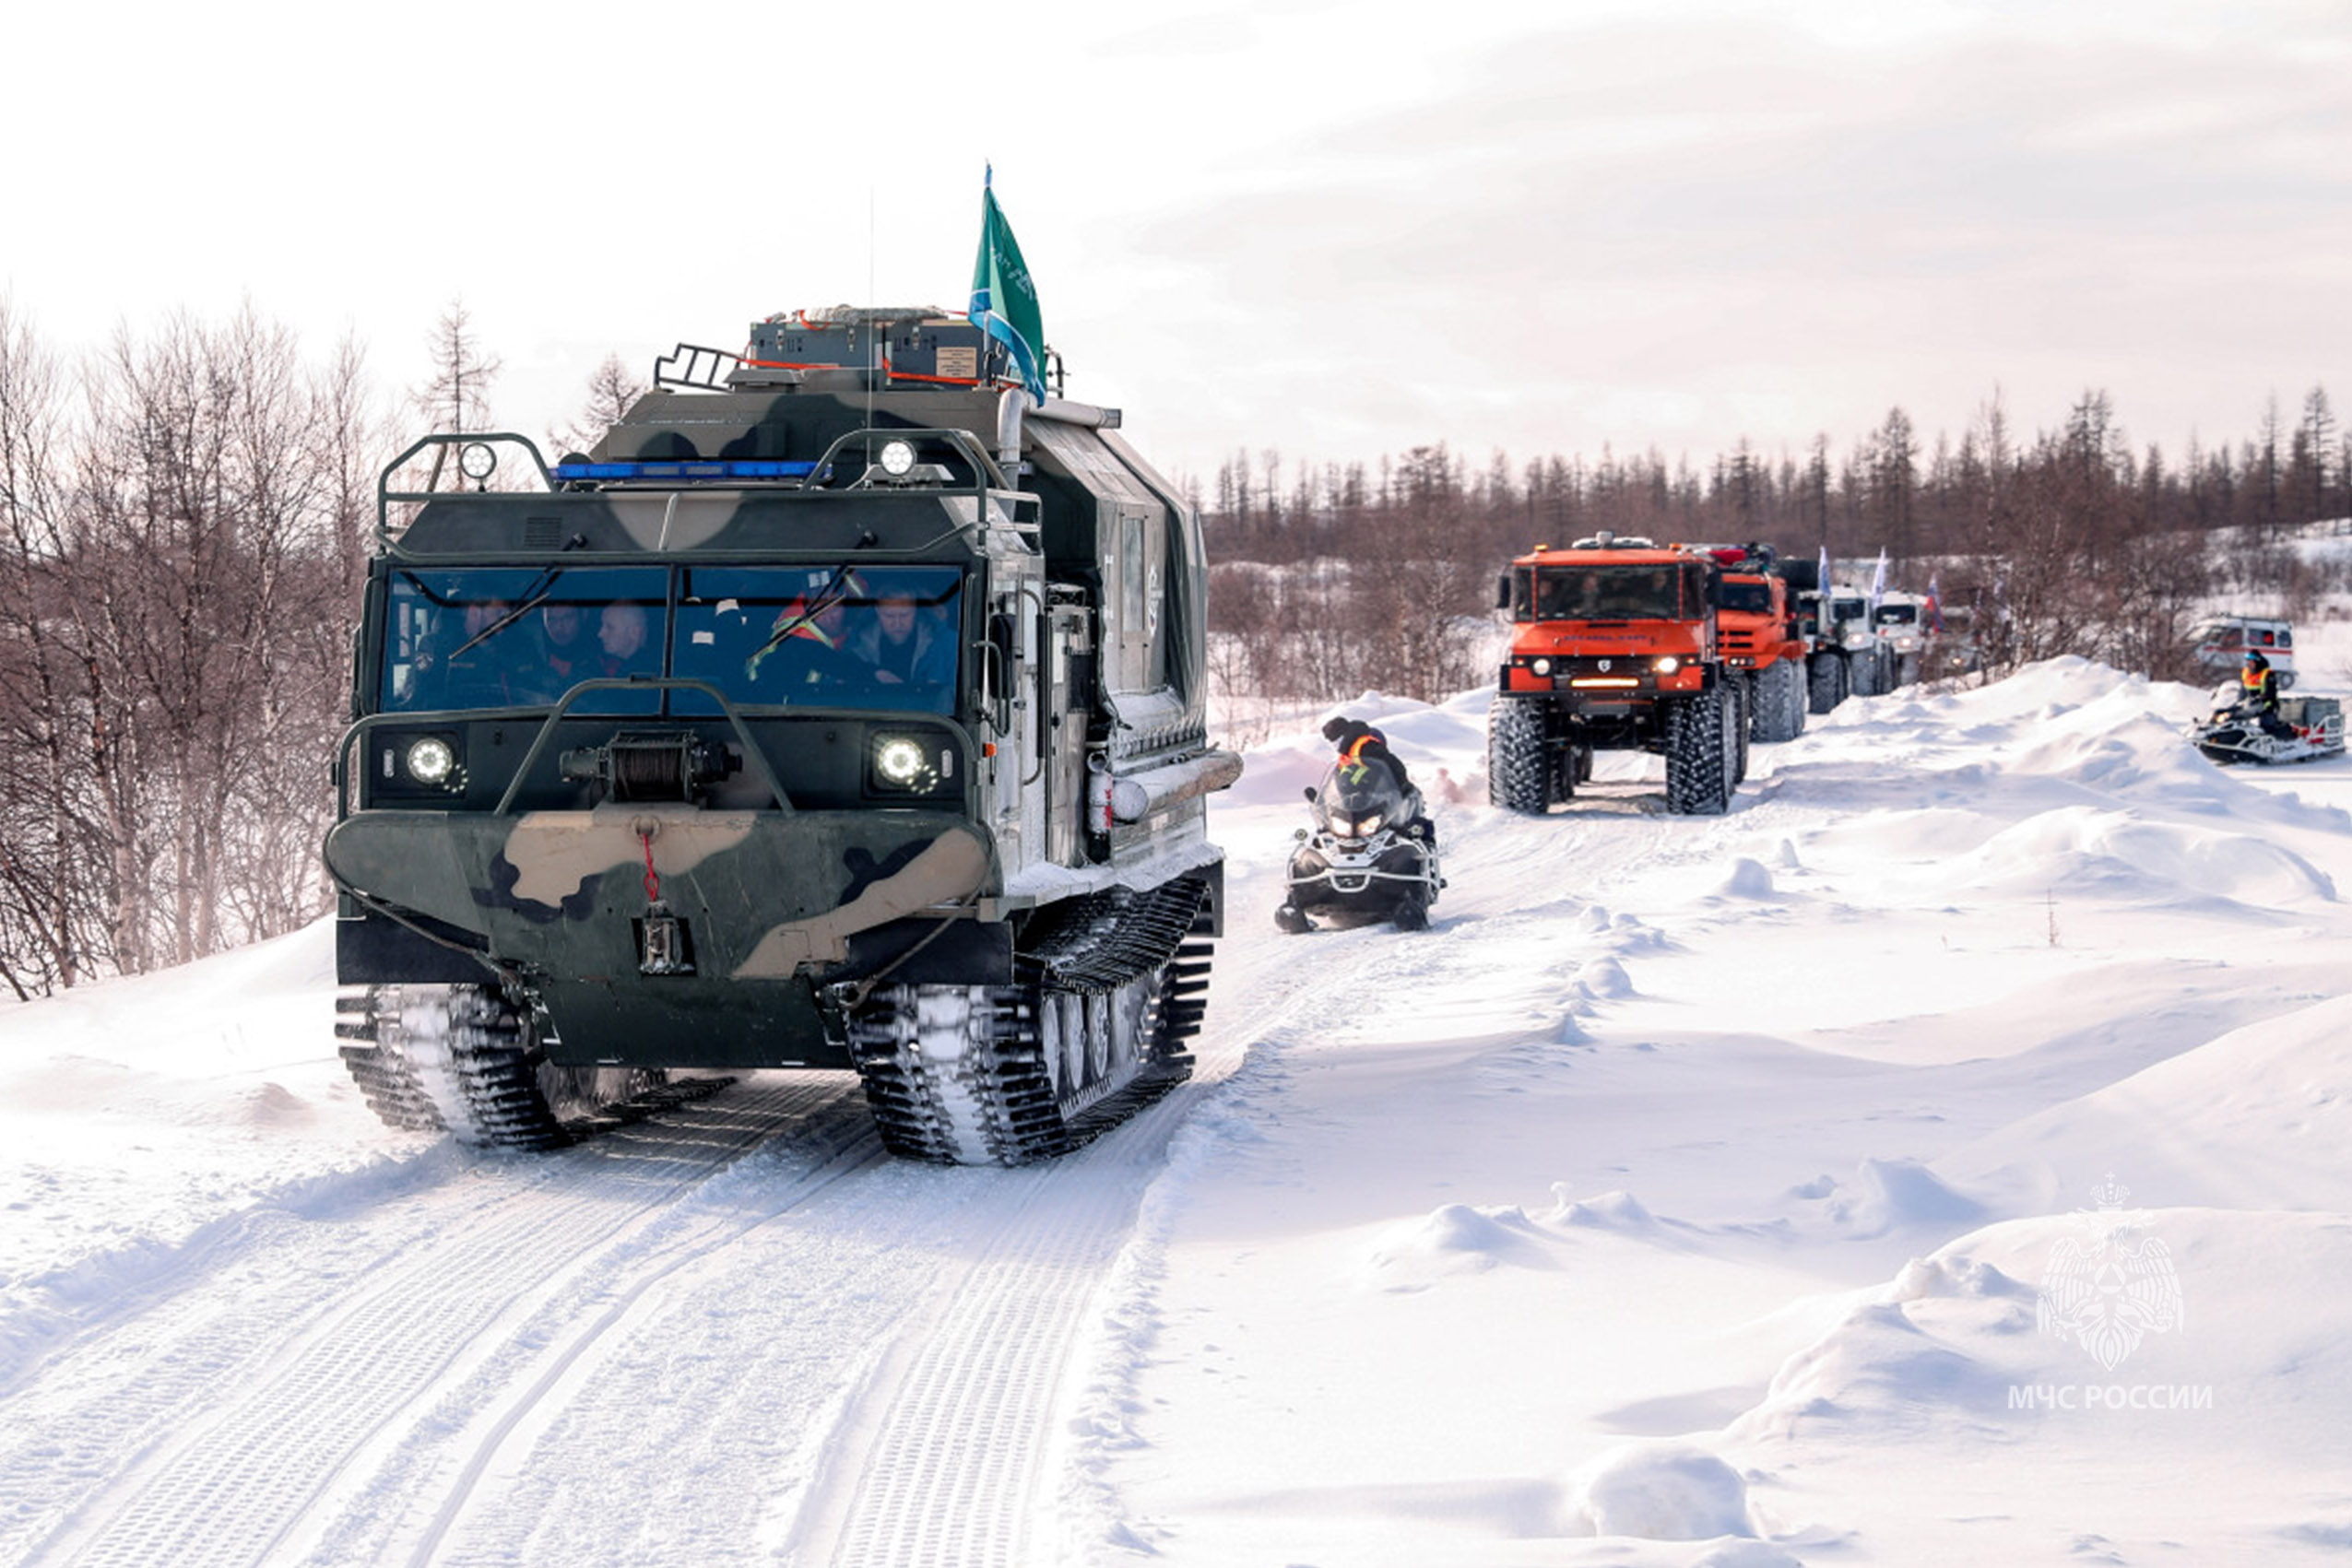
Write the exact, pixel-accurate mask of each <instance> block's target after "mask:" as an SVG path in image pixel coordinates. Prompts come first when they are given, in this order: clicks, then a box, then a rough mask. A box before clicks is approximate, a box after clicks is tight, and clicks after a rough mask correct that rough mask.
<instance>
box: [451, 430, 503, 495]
mask: <svg viewBox="0 0 2352 1568" xmlns="http://www.w3.org/2000/svg"><path fill="white" fill-rule="evenodd" d="M457 469H458V472H460V473H462V474H464V475H465V476H466V477H467V478H469V479H471V480H473V481H474V483H476V484H478V485H479V484H480V483H481V482H482V481H483V480H485V479H487V478H489V477H490V476H491V475H492V474H495V473H496V472H498V454H497V453H495V452H493V451H491V450H490V447H489V446H488V445H487V444H486V443H484V442H479V441H472V442H467V443H466V444H465V445H464V446H461V447H459V448H458V449H457Z"/></svg>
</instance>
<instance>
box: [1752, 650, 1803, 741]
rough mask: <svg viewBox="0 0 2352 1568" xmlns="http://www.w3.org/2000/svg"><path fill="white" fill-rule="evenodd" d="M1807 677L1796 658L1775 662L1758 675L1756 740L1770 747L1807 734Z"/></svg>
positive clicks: (1757, 673) (1756, 680) (1756, 685)
mask: <svg viewBox="0 0 2352 1568" xmlns="http://www.w3.org/2000/svg"><path fill="white" fill-rule="evenodd" d="M1804 727H1805V690H1804V678H1803V677H1802V675H1801V674H1800V673H1799V672H1798V669H1797V665H1796V661H1795V660H1793V659H1776V660H1774V661H1773V662H1772V663H1771V664H1768V665H1767V666H1764V668H1763V669H1761V670H1759V671H1757V672H1756V677H1755V728H1754V733H1755V738H1756V739H1758V740H1760V741H1763V742H1764V743H1765V744H1766V745H1767V746H1777V745H1779V743H1780V742H1782V741H1784V740H1794V739H1796V738H1797V737H1798V736H1800V735H1802V734H1803V733H1804Z"/></svg>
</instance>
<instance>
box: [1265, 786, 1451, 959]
mask: <svg viewBox="0 0 2352 1568" xmlns="http://www.w3.org/2000/svg"><path fill="white" fill-rule="evenodd" d="M1306 798H1307V800H1308V802H1309V803H1310V804H1311V805H1312V806H1313V807H1314V808H1315V828H1314V831H1312V832H1310V831H1307V830H1306V829H1305V828H1301V829H1299V830H1298V835H1297V836H1298V839H1299V846H1298V849H1297V850H1296V851H1295V852H1294V854H1293V855H1291V863H1290V897H1289V898H1288V899H1287V900H1286V901H1284V902H1283V903H1282V907H1281V908H1280V909H1278V910H1276V911H1275V912H1274V924H1275V925H1279V926H1281V927H1282V929H1283V930H1285V931H1289V932H1292V933H1297V932H1301V931H1312V930H1314V929H1315V922H1314V921H1313V920H1311V919H1309V918H1308V917H1307V911H1308V910H1310V909H1313V910H1319V911H1322V912H1323V913H1325V914H1329V915H1332V916H1335V917H1338V918H1339V919H1340V920H1341V921H1342V922H1344V923H1345V924H1348V925H1370V924H1372V923H1373V922H1375V921H1380V920H1388V921H1392V922H1394V923H1395V925H1396V927H1397V929H1398V930H1400V931H1419V930H1421V929H1423V928H1424V927H1425V926H1427V925H1428V924H1429V906H1430V905H1431V904H1433V903H1435V902H1437V890H1438V889H1440V888H1442V887H1444V886H1445V885H1446V879H1445V878H1443V877H1441V876H1439V875H1438V874H1437V834H1436V828H1435V827H1434V826H1433V825H1432V824H1431V823H1430V820H1429V818H1428V816H1427V814H1426V813H1425V812H1424V810H1423V808H1422V799H1421V792H1420V791H1419V790H1417V789H1412V788H1408V787H1404V786H1401V785H1400V784H1399V783H1398V782H1397V778H1396V775H1395V774H1394V773H1393V772H1390V771H1389V768H1388V767H1386V766H1385V765H1383V764H1381V763H1378V762H1353V761H1349V760H1345V759H1341V760H1340V761H1338V762H1335V763H1333V764H1332V766H1331V770H1330V772H1327V773H1325V774H1324V775H1323V783H1322V784H1321V786H1320V787H1319V788H1315V789H1310V790H1308V791H1307V792H1306Z"/></svg>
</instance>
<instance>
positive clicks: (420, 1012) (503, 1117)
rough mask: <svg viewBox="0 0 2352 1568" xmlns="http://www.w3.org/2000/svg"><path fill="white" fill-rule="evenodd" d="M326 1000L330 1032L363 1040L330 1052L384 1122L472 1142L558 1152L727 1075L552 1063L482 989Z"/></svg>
mask: <svg viewBox="0 0 2352 1568" xmlns="http://www.w3.org/2000/svg"><path fill="white" fill-rule="evenodd" d="M336 1009H337V1012H338V1013H341V1014H343V1015H345V1016H343V1017H340V1018H337V1020H336V1024H335V1032H336V1034H337V1036H338V1037H339V1038H341V1039H342V1040H344V1041H346V1042H358V1041H365V1042H367V1043H365V1044H357V1043H346V1044H345V1045H343V1046H342V1047H341V1054H342V1056H343V1061H344V1065H345V1066H346V1067H348V1068H349V1070H350V1074H351V1077H352V1079H353V1080H354V1081H356V1082H357V1083H358V1084H359V1086H360V1093H361V1094H363V1095H364V1096H366V1098H367V1102H368V1104H369V1105H370V1106H371V1107H372V1109H373V1110H374V1111H375V1113H376V1115H377V1116H378V1117H379V1118H380V1119H381V1120H382V1121H384V1124H385V1125H386V1126H393V1127H397V1128H401V1129H403V1130H414V1131H420V1132H433V1131H442V1130H447V1131H452V1132H455V1134H457V1136H458V1137H459V1138H461V1139H463V1140H464V1141H466V1142H467V1143H471V1144H475V1145H477V1146H479V1147H483V1148H491V1149H562V1148H565V1147H567V1146H569V1145H571V1144H574V1143H577V1142H579V1141H580V1140H582V1139H583V1138H592V1137H594V1136H595V1135H596V1134H597V1133H599V1132H604V1131H608V1130H609V1129H610V1128H613V1127H616V1126H626V1125H627V1124H629V1123H631V1122H637V1121H643V1120H644V1118H645V1117H647V1116H650V1115H654V1114H657V1113H659V1112H662V1111H666V1110H669V1109H672V1108H674V1107H676V1106H679V1105H682V1104H685V1103H687V1102H690V1101H693V1100H700V1099H703V1097H705V1096H707V1095H711V1094H715V1093H716V1092H717V1091H720V1090H722V1089H724V1088H726V1087H727V1085H728V1084H730V1083H732V1082H734V1081H735V1080H734V1079H730V1078H709V1079H684V1080H681V1081H680V1082H678V1083H671V1082H669V1081H668V1075H666V1074H664V1073H662V1072H659V1071H657V1070H647V1069H635V1070H615V1069H610V1068H567V1067H557V1066H554V1065H553V1064H550V1062H549V1061H548V1059H547V1052H546V1050H545V1048H544V1047H543V1046H541V1045H540V1044H539V1043H538V1041H537V1039H536V1038H534V1032H533V1031H532V1029H531V1028H530V1026H529V1025H528V1024H527V1022H526V1020H525V1016H524V1015H523V1013H522V1012H521V1011H520V1010H519V1009H517V1008H514V1006H513V1005H511V1004H509V1003H508V1002H507V1001H506V1000H505V999H504V998H502V996H499V995H498V994H497V993H496V992H495V991H492V990H491V989H490V987H488V986H481V985H405V986H404V985H379V986H374V987H372V988H371V989H370V990H368V991H367V992H366V993H364V994H363V995H360V996H338V997H337V998H336ZM355 1015H356V1016H355ZM559 1112H569V1113H571V1114H569V1115H563V1114H559Z"/></svg>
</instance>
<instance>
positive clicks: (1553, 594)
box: [1535, 562, 1684, 620]
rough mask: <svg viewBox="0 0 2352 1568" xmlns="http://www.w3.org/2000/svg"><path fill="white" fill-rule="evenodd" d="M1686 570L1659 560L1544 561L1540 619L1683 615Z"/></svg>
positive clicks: (1538, 586) (1538, 588) (1539, 576)
mask: <svg viewBox="0 0 2352 1568" xmlns="http://www.w3.org/2000/svg"><path fill="white" fill-rule="evenodd" d="M1682 576H1683V574H1682V572H1680V571H1678V570H1677V569H1676V568H1675V567H1673V566H1672V565H1671V564H1668V563H1665V562H1661V563H1659V564H1657V565H1654V566H1623V565H1619V566H1599V565H1595V566H1543V567H1538V568H1537V569H1536V572H1535V619H1538V620H1677V619H1682V618H1683V614H1684V611H1683V598H1682Z"/></svg>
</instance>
